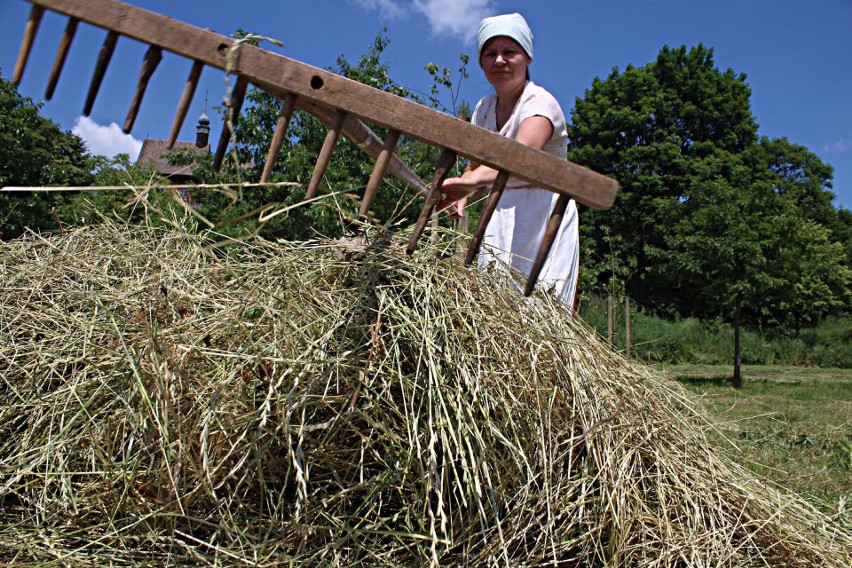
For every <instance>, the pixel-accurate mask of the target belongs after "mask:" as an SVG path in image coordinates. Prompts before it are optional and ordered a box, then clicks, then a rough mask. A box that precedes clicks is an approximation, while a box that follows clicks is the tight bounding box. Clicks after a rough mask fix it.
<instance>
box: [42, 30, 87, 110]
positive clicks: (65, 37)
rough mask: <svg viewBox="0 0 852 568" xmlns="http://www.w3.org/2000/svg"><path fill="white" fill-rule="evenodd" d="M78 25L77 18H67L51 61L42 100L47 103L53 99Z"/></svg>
mask: <svg viewBox="0 0 852 568" xmlns="http://www.w3.org/2000/svg"><path fill="white" fill-rule="evenodd" d="M79 23H80V20H79V19H77V18H68V24H66V26H65V32H63V34H62V39H61V40H60V41H59V47H58V48H57V50H56V59H54V60H53V69H51V71H50V79H49V80H48V81H47V89H45V91H44V98H45V99H46V100H48V101H49V100H50V99H52V98H53V92H54V91H55V90H56V83H57V82H58V81H59V75H60V74H61V73H62V68H63V67H65V59H66V58H67V57H68V50H69V49H70V48H71V42H72V41H74V35H75V34H76V33H77V25H78V24H79Z"/></svg>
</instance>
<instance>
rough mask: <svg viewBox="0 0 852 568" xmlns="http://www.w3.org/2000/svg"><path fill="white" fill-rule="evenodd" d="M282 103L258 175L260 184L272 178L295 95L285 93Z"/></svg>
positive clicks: (290, 117)
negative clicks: (260, 172) (261, 168)
mask: <svg viewBox="0 0 852 568" xmlns="http://www.w3.org/2000/svg"><path fill="white" fill-rule="evenodd" d="M283 102H284V106H283V107H282V108H281V114H280V115H278V124H276V125H275V133H274V134H273V135H272V143H271V144H270V145H269V152H267V154H266V163H265V164H263V173H262V174H261V175H260V182H261V183H266V182H268V181H269V178H270V176H272V170H273V169H274V168H275V162H276V161H278V154H279V153H280V152H281V145H282V144H283V143H284V136H285V135H286V134H287V130H288V129H289V128H290V119H292V118H293V111H295V110H296V107H295V104H296V95H294V94H293V93H287V96H286V97H284V101H283Z"/></svg>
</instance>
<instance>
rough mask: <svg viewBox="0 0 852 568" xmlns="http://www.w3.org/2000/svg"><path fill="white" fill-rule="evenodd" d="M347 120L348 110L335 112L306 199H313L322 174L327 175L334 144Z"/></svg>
mask: <svg viewBox="0 0 852 568" xmlns="http://www.w3.org/2000/svg"><path fill="white" fill-rule="evenodd" d="M344 120H346V112H345V111H342V110H338V111H336V112H335V113H334V120H333V121H332V123H331V128H330V129H329V130H328V133H327V134H326V135H325V141H324V142H323V143H322V149H320V153H319V157H317V163H316V165H315V166H314V173H313V174H312V175H311V181H310V183H309V184H308V191H307V193H306V194H305V199H313V198H314V196H316V194H317V190H318V189H319V184H320V181H322V176H324V175H325V170H326V169H327V168H328V164H329V162H330V161H331V154H332V153H333V152H334V145H335V144H337V139H338V138H340V132H341V130H342V127H343V121H344Z"/></svg>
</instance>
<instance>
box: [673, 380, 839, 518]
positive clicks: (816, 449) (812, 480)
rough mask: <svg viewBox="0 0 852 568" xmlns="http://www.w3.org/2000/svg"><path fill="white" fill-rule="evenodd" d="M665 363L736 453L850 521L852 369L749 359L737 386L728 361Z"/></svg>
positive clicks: (718, 435) (742, 460)
mask: <svg viewBox="0 0 852 568" xmlns="http://www.w3.org/2000/svg"><path fill="white" fill-rule="evenodd" d="M661 369H662V370H663V371H664V372H665V374H667V375H668V376H669V377H671V378H674V379H676V380H678V381H679V382H681V383H682V384H683V385H685V386H686V388H688V389H689V390H690V391H692V392H694V393H696V394H698V395H700V396H701V399H702V401H703V405H704V407H705V409H706V410H707V411H708V413H709V415H710V417H711V419H712V420H713V421H714V426H715V428H711V430H714V431H713V432H712V436H713V437H714V438H716V439H718V440H720V441H721V442H723V443H722V444H721V447H723V448H727V451H728V452H729V453H730V455H731V456H732V457H733V458H734V459H735V460H736V461H738V462H740V463H741V464H743V465H745V466H746V467H748V468H749V469H750V470H751V471H754V472H755V473H758V474H760V475H762V476H766V477H768V478H769V479H771V480H773V481H776V482H777V483H779V484H781V485H782V486H784V487H786V488H789V489H792V490H795V491H797V492H798V493H800V494H802V495H804V496H806V497H807V498H809V499H810V500H811V501H813V502H814V503H816V504H817V505H818V506H819V507H820V508H821V509H823V510H824V511H825V512H826V513H828V514H830V515H837V516H838V517H839V518H840V519H842V520H843V522H844V523H852V514H850V507H852V503H850V501H852V370H849V369H819V368H804V367H781V366H745V367H744V368H743V375H744V377H745V384H744V387H743V388H742V389H739V390H737V389H734V388H733V387H732V386H731V384H730V377H731V372H732V368H731V367H730V366H716V365H669V366H665V367H661ZM725 439H726V440H727V441H725Z"/></svg>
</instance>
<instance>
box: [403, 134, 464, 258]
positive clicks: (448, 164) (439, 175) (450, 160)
mask: <svg viewBox="0 0 852 568" xmlns="http://www.w3.org/2000/svg"><path fill="white" fill-rule="evenodd" d="M457 158H458V156H457V155H456V153H455V152H453V151H452V150H450V149H449V148H444V151H443V152H441V156H440V157H439V158H438V165H437V166H436V167H435V177H433V178H432V190H431V191H430V192H429V197H427V198H426V203H424V204H423V209H421V210H420V217H418V218H417V223H416V224H415V225H414V231H413V232H412V233H411V239H410V240H409V241H408V247H407V248H406V249H405V252H406V253H407V254H413V253H414V251H415V250H417V241H419V240H420V236H421V235H422V234H423V231H425V230H426V223H428V222H429V217H431V216H432V212H433V211H434V210H435V206H436V205H437V204H438V201H440V200H441V186H442V185H444V180H445V179H447V174H448V173H450V169H452V167H453V166H454V165H455V163H456V159H457Z"/></svg>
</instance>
